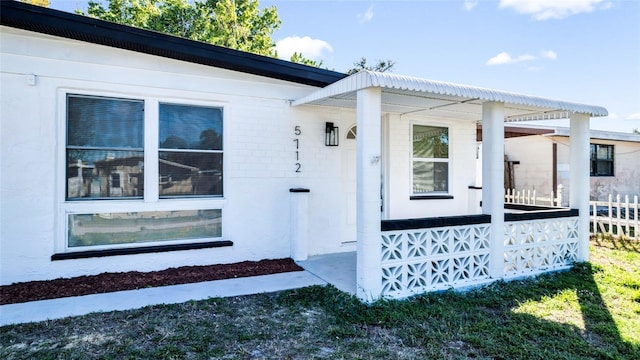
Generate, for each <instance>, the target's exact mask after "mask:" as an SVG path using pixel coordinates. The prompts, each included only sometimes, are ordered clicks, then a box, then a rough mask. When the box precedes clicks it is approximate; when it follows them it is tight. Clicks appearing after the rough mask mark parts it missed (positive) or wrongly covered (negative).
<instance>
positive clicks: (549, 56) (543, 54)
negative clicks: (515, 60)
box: [540, 50, 558, 60]
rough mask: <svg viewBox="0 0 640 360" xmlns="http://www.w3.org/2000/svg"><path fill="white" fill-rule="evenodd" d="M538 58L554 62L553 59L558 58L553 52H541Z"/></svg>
mask: <svg viewBox="0 0 640 360" xmlns="http://www.w3.org/2000/svg"><path fill="white" fill-rule="evenodd" d="M540 57H542V58H545V59H551V60H555V59H557V58H558V53H556V52H555V51H553V50H543V51H542V52H541V53H540Z"/></svg>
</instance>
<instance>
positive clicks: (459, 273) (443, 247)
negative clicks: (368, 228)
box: [381, 215, 491, 298]
mask: <svg viewBox="0 0 640 360" xmlns="http://www.w3.org/2000/svg"><path fill="white" fill-rule="evenodd" d="M490 221H491V217H490V216H489V215H474V216H459V217H447V218H428V219H413V220H389V221H383V222H382V253H381V255H382V295H383V296H387V297H392V298H402V297H407V296H411V295H415V294H421V293H425V292H429V291H434V290H444V289H449V288H451V287H463V286H471V285H478V284H482V283H485V282H487V280H488V279H489V250H490V228H491V224H490Z"/></svg>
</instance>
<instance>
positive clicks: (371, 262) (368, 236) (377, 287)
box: [356, 88, 382, 302]
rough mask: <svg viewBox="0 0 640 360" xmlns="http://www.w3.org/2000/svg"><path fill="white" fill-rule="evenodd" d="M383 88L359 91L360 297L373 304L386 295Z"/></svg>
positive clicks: (358, 203)
mask: <svg viewBox="0 0 640 360" xmlns="http://www.w3.org/2000/svg"><path fill="white" fill-rule="evenodd" d="M381 97H382V91H381V89H380V88H367V89H362V90H358V94H357V126H358V137H357V138H356V183H357V191H356V202H357V204H356V214H357V215H356V231H357V238H356V239H357V241H358V245H357V256H356V258H357V265H356V288H357V289H356V294H357V296H358V298H360V299H361V300H363V301H367V302H371V301H373V300H376V299H378V298H379V297H380V295H381V294H382V259H381V257H380V254H381V246H382V239H381V236H382V234H381V231H380V220H381V218H380V156H381V146H380V141H381V135H380V131H381V124H380V121H381V120H380V116H381Z"/></svg>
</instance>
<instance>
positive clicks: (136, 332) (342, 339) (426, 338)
mask: <svg viewBox="0 0 640 360" xmlns="http://www.w3.org/2000/svg"><path fill="white" fill-rule="evenodd" d="M0 358H3V359H55V358H63V359H85V358H104V359H111V358H113V359H126V358H135V359H212V358H213V359H218V358H220V359H310V358H323V359H324V358H327V359H416V358H423V359H465V358H473V359H640V244H639V243H637V242H636V243H632V242H620V241H618V242H612V241H610V240H600V241H598V242H594V243H592V247H591V262H590V263H586V264H579V265H577V266H575V267H574V269H572V270H570V271H566V272H561V273H556V274H550V275H544V276H540V277H538V278H537V279H534V280H526V281H513V282H509V283H497V284H494V285H491V286H489V287H486V288H482V289H478V290H474V291H470V292H465V293H458V292H454V291H447V292H443V293H438V294H430V295H425V296H420V297H415V298H412V299H409V300H405V301H380V302H377V303H375V304H373V305H369V306H367V305H363V304H361V303H359V302H358V301H357V300H356V299H354V298H353V297H350V296H347V295H345V294H344V293H341V292H340V291H338V290H336V289H335V288H333V287H309V288H304V289H299V290H295V291H287V292H281V293H274V294H262V295H252V296H244V297H236V298H224V299H210V300H206V301H198V302H188V303H184V304H178V305H165V306H152V307H147V308H144V309H140V310H132V311H124V312H112V313H102V314H91V315H87V316H82V317H74V318H67V319H62V320H55V321H46V322H40V323H31V324H24V325H16V326H5V327H2V328H0Z"/></svg>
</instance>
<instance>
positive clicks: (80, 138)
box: [66, 95, 144, 199]
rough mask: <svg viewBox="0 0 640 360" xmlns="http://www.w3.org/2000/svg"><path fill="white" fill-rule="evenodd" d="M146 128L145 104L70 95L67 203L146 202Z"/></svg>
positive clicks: (67, 146)
mask: <svg viewBox="0 0 640 360" xmlns="http://www.w3.org/2000/svg"><path fill="white" fill-rule="evenodd" d="M143 125H144V102H143V101H142V100H129V99H117V98H107V97H97V96H81V95H67V145H66V151H67V155H66V168H67V194H66V197H67V199H77V198H113V197H138V198H139V197H142V196H143V163H144V152H143V143H144V130H143ZM125 174H126V175H127V177H128V178H129V179H130V182H128V183H126V184H123V183H122V182H121V180H120V179H121V176H123V175H125Z"/></svg>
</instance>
